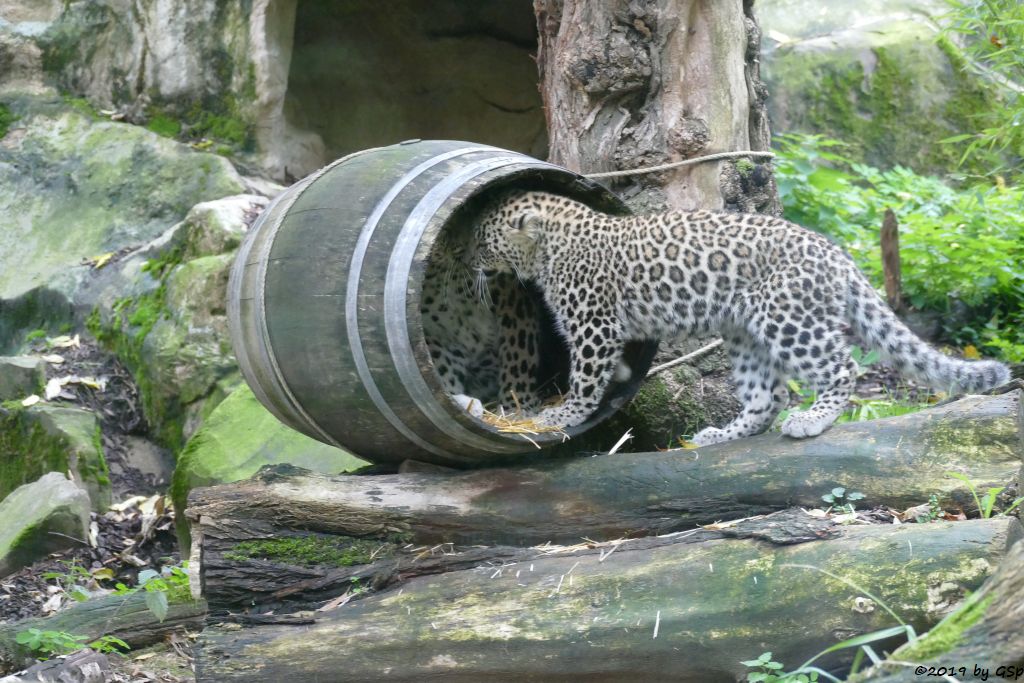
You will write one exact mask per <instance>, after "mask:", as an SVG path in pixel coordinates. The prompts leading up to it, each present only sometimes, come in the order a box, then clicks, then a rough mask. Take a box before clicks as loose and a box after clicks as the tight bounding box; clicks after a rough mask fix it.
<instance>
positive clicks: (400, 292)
mask: <svg viewBox="0 0 1024 683" xmlns="http://www.w3.org/2000/svg"><path fill="white" fill-rule="evenodd" d="M517 164H519V165H529V167H530V168H538V167H540V168H552V169H556V170H560V169H558V167H557V166H551V165H550V164H546V163H544V162H539V161H537V160H536V159H532V158H530V157H527V156H525V155H522V154H516V153H514V152H511V153H506V154H505V155H504V156H500V157H491V158H489V159H484V160H482V161H478V162H475V163H473V164H469V165H467V166H466V167H465V168H462V169H459V170H458V171H456V172H455V173H453V174H452V175H450V176H447V177H446V178H444V179H443V180H442V181H441V182H439V183H438V184H437V185H435V186H434V187H432V188H431V189H430V190H429V191H428V192H427V193H426V194H424V195H423V198H422V199H420V201H419V203H418V204H417V205H416V206H415V208H413V210H412V211H411V212H410V213H409V216H408V218H407V219H406V221H405V225H404V226H402V231H401V232H400V233H399V236H398V239H397V240H396V242H395V246H394V248H393V249H392V252H391V261H390V263H389V264H388V272H387V278H386V280H385V284H384V326H385V330H386V331H387V339H388V348H389V350H390V352H391V353H390V356H391V361H392V362H393V363H394V364H395V370H397V371H398V375H399V377H401V378H402V386H403V387H405V389H406V391H408V392H409V396H410V397H411V398H412V400H413V403H414V404H415V405H416V406H417V407H418V408H419V409H420V412H422V413H423V414H424V415H425V416H426V417H427V419H429V420H430V421H431V422H432V423H433V424H434V425H435V426H436V427H437V428H438V429H440V430H441V431H443V432H445V433H448V434H451V435H452V436H453V437H454V438H455V439H457V440H458V441H459V442H461V443H464V444H466V445H468V446H472V447H474V448H479V449H481V450H485V451H489V452H492V453H515V452H518V451H520V450H522V447H521V445H519V444H514V443H496V442H495V441H493V440H489V439H487V438H486V437H484V436H482V435H481V434H478V433H475V432H472V431H470V430H469V429H468V428H467V427H465V426H463V425H461V424H459V423H458V422H457V421H456V420H455V419H454V418H452V416H451V415H450V414H449V413H448V412H446V411H445V410H444V409H443V408H442V406H441V405H440V404H439V403H438V401H437V398H436V397H435V395H434V393H433V392H432V391H431V390H430V387H429V386H427V382H426V380H425V379H424V378H423V374H422V372H421V370H420V368H419V366H418V365H417V363H416V358H415V356H414V354H413V346H412V340H411V339H410V338H409V326H408V315H407V308H408V302H407V299H406V297H407V293H408V282H409V273H410V271H411V267H412V263H413V260H414V257H415V254H416V250H417V248H418V247H419V243H420V240H421V238H422V237H423V233H424V231H425V230H426V228H427V225H428V224H429V223H430V221H431V219H432V218H433V217H434V215H435V214H436V213H437V211H438V210H439V209H440V208H441V206H442V205H443V204H444V203H445V202H446V201H448V200H449V199H450V198H451V196H452V195H453V194H454V193H455V192H456V191H457V190H458V189H459V188H461V187H462V186H463V185H465V184H466V182H468V181H470V180H472V179H473V178H476V177H477V176H480V175H483V174H484V173H487V172H489V171H493V170H495V169H498V168H502V167H505V166H512V165H517Z"/></svg>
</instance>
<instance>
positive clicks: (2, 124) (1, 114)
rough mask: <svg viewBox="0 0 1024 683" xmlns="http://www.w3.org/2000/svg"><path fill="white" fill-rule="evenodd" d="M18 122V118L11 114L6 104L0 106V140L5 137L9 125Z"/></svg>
mask: <svg viewBox="0 0 1024 683" xmlns="http://www.w3.org/2000/svg"><path fill="white" fill-rule="evenodd" d="M17 120H18V117H17V116H16V115H15V114H13V113H12V112H11V110H10V109H9V108H8V107H7V105H6V104H0V138H2V137H4V136H5V135H7V131H8V130H10V128H11V124H12V123H14V122H15V121H17Z"/></svg>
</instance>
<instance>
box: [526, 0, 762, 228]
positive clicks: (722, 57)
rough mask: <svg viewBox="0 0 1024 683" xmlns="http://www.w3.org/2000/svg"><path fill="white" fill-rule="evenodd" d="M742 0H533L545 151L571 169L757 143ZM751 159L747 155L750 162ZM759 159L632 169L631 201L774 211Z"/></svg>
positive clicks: (758, 98) (751, 23) (748, 27)
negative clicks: (637, 171) (637, 172)
mask: <svg viewBox="0 0 1024 683" xmlns="http://www.w3.org/2000/svg"><path fill="white" fill-rule="evenodd" d="M752 5H753V0H746V1H744V0H643V1H641V2H637V1H635V0H634V1H630V0H534V9H535V11H536V14H537V26H538V32H539V36H540V45H539V50H538V54H537V62H538V66H539V68H540V73H541V94H542V96H543V100H544V105H545V111H546V114H547V126H548V137H549V145H550V147H549V157H550V160H551V161H553V162H554V163H557V164H561V165H563V166H566V167H568V168H570V169H572V170H576V171H580V172H582V173H592V172H596V171H609V170H620V169H636V168H641V167H646V166H654V165H660V164H664V163H667V162H672V161H679V160H682V159H688V158H691V157H696V156H702V155H706V154H710V153H714V152H728V151H738V150H767V149H768V147H769V144H770V142H771V139H770V133H769V130H768V118H767V113H766V109H765V105H764V100H765V98H766V96H767V93H766V90H765V88H764V86H763V85H762V84H761V81H760V75H759V66H758V50H759V46H760V30H759V29H758V26H757V23H756V21H755V20H754V17H753V14H752V11H751V6H752ZM751 162H753V163H751ZM762 162H763V159H751V160H745V161H737V160H735V159H733V160H730V161H718V162H708V163H701V164H697V165H691V166H684V167H681V168H676V169H673V170H668V171H664V172H660V173H656V174H647V175H640V176H632V177H631V178H630V179H628V180H627V181H625V183H624V185H623V186H622V187H621V188H620V189H621V194H622V195H623V196H625V197H627V198H629V199H630V202H631V203H632V204H633V205H634V206H635V207H637V208H639V209H642V210H652V209H653V210H663V209H666V208H703V209H721V208H732V209H740V210H743V211H748V212H754V211H761V212H765V213H769V214H775V215H777V214H779V213H781V207H780V205H779V202H778V196H777V193H776V190H775V185H774V180H773V178H772V172H771V166H770V165H768V164H764V163H762Z"/></svg>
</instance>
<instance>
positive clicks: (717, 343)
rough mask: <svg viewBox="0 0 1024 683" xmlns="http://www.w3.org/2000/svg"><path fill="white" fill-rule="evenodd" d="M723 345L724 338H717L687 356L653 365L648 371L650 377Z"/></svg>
mask: <svg viewBox="0 0 1024 683" xmlns="http://www.w3.org/2000/svg"><path fill="white" fill-rule="evenodd" d="M721 345H722V340H721V339H716V340H715V341H713V342H711V343H710V344H707V345H705V346H702V347H700V348H699V349H697V350H696V351H691V352H690V353H688V354H686V355H685V356H680V357H679V358H676V359H675V360H670V361H668V362H667V363H662V364H661V365H656V366H655V367H653V368H651V369H650V370H648V371H647V376H648V377H653V376H654V375H656V374H657V373H659V372H661V371H662V370H668V369H669V368H674V367H675V366H677V365H681V364H683V363H685V362H686V361H688V360H692V359H694V358H696V357H698V356H703V355H704V354H705V353H707V352H708V351H711V350H712V349H717V348H718V347H719V346H721Z"/></svg>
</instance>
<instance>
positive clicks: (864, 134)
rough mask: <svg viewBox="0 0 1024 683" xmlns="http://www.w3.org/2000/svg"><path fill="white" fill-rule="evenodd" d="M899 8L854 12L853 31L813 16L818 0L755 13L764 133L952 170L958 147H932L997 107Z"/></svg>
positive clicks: (925, 27)
mask: <svg viewBox="0 0 1024 683" xmlns="http://www.w3.org/2000/svg"><path fill="white" fill-rule="evenodd" d="M899 5H900V3H868V5H867V6H865V7H859V6H858V8H857V9H856V10H855V13H856V14H857V19H858V26H857V28H849V27H850V25H851V24H850V23H849V21H848V17H846V16H845V15H844V10H842V9H837V10H835V11H833V10H831V9H830V10H829V11H818V10H819V9H820V3H813V2H800V1H799V0H768V1H767V2H765V3H764V5H763V6H760V7H759V12H758V14H759V17H760V18H761V19H762V28H763V29H764V30H765V34H766V35H767V36H769V38H768V39H766V41H765V45H764V57H763V60H762V73H763V75H764V80H765V83H766V85H767V87H768V91H769V92H770V93H771V97H770V98H769V100H768V106H769V112H770V115H771V119H772V128H773V132H775V133H793V132H801V133H820V134H823V135H826V136H828V137H832V138H838V139H840V140H843V141H844V142H847V143H849V144H850V145H851V146H850V148H849V149H847V150H846V154H847V155H848V156H851V157H853V158H855V159H857V160H860V161H865V162H867V163H869V164H871V165H874V166H879V167H882V168H891V167H892V166H895V165H900V166H905V167H909V168H912V169H914V170H915V171H917V172H919V173H931V174H942V173H947V172H949V171H950V170H952V169H954V168H956V167H957V164H958V161H959V159H960V156H961V155H962V153H963V148H962V146H957V145H954V144H938V141H939V140H942V139H944V138H947V137H951V136H953V135H957V134H960V133H963V132H964V131H965V130H973V129H976V128H977V126H978V121H977V117H978V116H979V115H983V114H985V113H986V112H990V111H992V110H993V109H994V108H996V107H999V106H1002V105H1001V103H1000V100H999V98H998V96H997V95H996V93H995V92H994V91H993V90H992V89H991V88H989V87H987V86H986V85H985V84H984V83H983V82H982V81H980V80H979V79H978V78H977V77H975V76H973V75H971V74H968V73H965V71H964V70H963V68H962V67H963V58H962V56H961V54H960V51H959V50H958V48H956V47H955V46H954V45H953V44H952V43H951V42H949V41H948V40H946V39H943V38H940V37H939V36H938V35H937V33H936V32H935V30H934V28H932V26H931V24H930V23H929V22H926V21H921V20H920V19H919V18H914V19H911V18H907V15H906V13H905V12H901V10H900V7H899ZM925 9H926V8H925ZM845 11H846V12H850V11H854V10H851V8H846V10H845ZM865 16H867V17H872V18H874V22H873V23H872V22H871V21H866V20H865ZM976 163H981V164H982V165H983V166H984V165H987V162H985V161H984V160H982V161H981V162H976ZM968 170H972V169H968Z"/></svg>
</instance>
